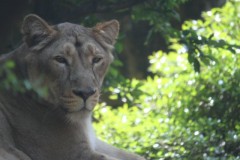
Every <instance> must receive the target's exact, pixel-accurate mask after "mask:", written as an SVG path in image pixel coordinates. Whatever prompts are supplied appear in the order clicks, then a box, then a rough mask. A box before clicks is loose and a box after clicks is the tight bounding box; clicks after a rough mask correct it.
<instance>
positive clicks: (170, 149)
mask: <svg viewBox="0 0 240 160" xmlns="http://www.w3.org/2000/svg"><path fill="white" fill-rule="evenodd" d="M239 8H240V3H239V1H229V2H228V3H227V4H226V5H225V6H224V7H223V8H221V9H213V10H211V11H208V12H206V13H204V14H203V20H194V21H187V22H185V23H184V24H183V28H182V31H181V32H180V33H181V36H182V38H179V37H175V38H171V39H170V41H171V46H170V49H171V50H172V51H171V52H170V53H169V54H166V53H164V52H162V51H158V52H155V53H153V54H152V56H150V57H149V62H150V64H151V66H150V67H149V71H151V72H152V73H153V76H151V77H147V78H146V79H145V80H136V79H133V80H128V79H126V80H124V82H126V83H124V84H127V85H122V83H119V85H118V86H117V87H110V88H109V90H110V91H111V92H112V95H110V98H112V99H119V100H121V101H122V103H123V105H122V106H121V107H118V108H117V109H111V108H110V107H109V106H107V104H106V103H102V104H100V105H99V106H98V109H97V110H96V111H95V113H94V116H95V118H96V119H97V120H98V121H97V122H96V123H95V128H96V130H97V134H98V135H99V136H100V137H102V139H104V140H107V141H108V142H109V143H112V144H114V145H116V146H118V147H121V148H125V149H127V150H130V151H134V152H137V153H139V154H142V155H145V156H146V157H147V158H148V159H150V160H160V159H174V160H175V159H186V160H188V159H194V160H198V159H206V160H220V159H221V160H233V159H234V160H237V159H240V154H239V153H240V116H239V114H240V96H239V93H240V83H239V79H240V63H239V62H240V60H239V59H240V49H239V45H240V32H239V25H240V21H239V19H240V17H239V15H240V12H239V11H240V9H239ZM191 46H194V48H191ZM189 50H192V51H190V52H189ZM187 52H188V54H187ZM189 62H190V63H189ZM192 64H193V66H194V68H195V70H197V71H199V72H195V71H194V70H193V69H192ZM200 66H201V68H200ZM200 71H201V72H200ZM116 81H117V80H116ZM118 82H119V81H118Z"/></svg>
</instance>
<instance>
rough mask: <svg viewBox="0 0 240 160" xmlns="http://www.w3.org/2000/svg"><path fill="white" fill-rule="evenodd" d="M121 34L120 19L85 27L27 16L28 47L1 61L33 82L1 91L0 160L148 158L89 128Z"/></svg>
mask: <svg viewBox="0 0 240 160" xmlns="http://www.w3.org/2000/svg"><path fill="white" fill-rule="evenodd" d="M118 31H119V24H118V22H117V21H116V20H112V21H109V22H105V23H101V24H97V25H96V26H95V27H93V28H85V27H83V26H80V25H76V24H71V23H62V24H58V25H55V26H50V25H48V24H47V23H46V22H45V21H44V20H43V19H41V18H40V17H38V16H36V15H28V16H26V17H25V19H24V22H23V25H22V34H23V39H24V43H23V44H22V45H21V46H20V47H19V48H18V49H16V50H15V51H13V52H11V53H9V54H7V55H4V56H3V57H2V58H0V65H4V64H5V62H7V61H9V60H10V61H13V62H14V63H15V65H16V66H15V68H14V73H15V74H16V76H17V78H18V81H19V82H20V83H19V86H21V85H22V86H23V87H26V84H30V87H29V85H27V86H28V87H27V88H28V90H26V91H25V92H24V93H22V92H14V90H13V89H5V90H1V91H0V159H1V160H144V158H142V157H140V156H138V155H135V154H132V153H128V152H126V151H123V150H120V149H117V148H115V147H113V146H110V145H108V144H106V143H105V142H102V141H100V140H99V139H97V138H96V137H95V134H94V130H93V128H92V124H91V114H92V110H93V109H94V106H95V105H96V103H97V102H98V99H99V96H100V88H101V85H102V82H103V79H104V76H105V73H106V71H107V68H108V66H109V64H110V63H111V62H112V60H113V57H112V54H111V50H112V48H113V45H114V43H115V39H116V38H117V36H118ZM1 79H2V80H3V79H4V75H0V80H1ZM29 88H31V89H29Z"/></svg>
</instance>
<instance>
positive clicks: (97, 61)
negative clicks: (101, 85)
mask: <svg viewBox="0 0 240 160" xmlns="http://www.w3.org/2000/svg"><path fill="white" fill-rule="evenodd" d="M102 59H103V58H102V57H95V58H93V59H92V63H93V64H96V63H99V62H100V61H101V60H102Z"/></svg>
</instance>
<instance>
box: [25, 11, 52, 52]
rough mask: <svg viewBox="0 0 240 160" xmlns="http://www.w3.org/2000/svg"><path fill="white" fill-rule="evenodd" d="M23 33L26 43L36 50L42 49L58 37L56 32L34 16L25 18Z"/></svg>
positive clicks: (30, 15)
mask: <svg viewBox="0 0 240 160" xmlns="http://www.w3.org/2000/svg"><path fill="white" fill-rule="evenodd" d="M21 32H22V34H23V39H24V41H25V43H26V44H27V45H28V47H29V48H31V49H34V50H39V49H42V48H43V47H44V46H45V45H46V44H47V43H49V42H50V41H51V40H52V39H53V37H54V36H55V35H56V30H54V29H53V28H52V27H51V26H50V25H48V24H47V22H46V21H44V20H43V19H42V18H40V17H38V16H37V15H34V14H29V15H27V16H26V17H25V18H24V20H23V24H22V29H21Z"/></svg>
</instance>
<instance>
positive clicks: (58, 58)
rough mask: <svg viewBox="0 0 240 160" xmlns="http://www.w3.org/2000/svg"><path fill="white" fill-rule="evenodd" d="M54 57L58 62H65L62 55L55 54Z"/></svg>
mask: <svg viewBox="0 0 240 160" xmlns="http://www.w3.org/2000/svg"><path fill="white" fill-rule="evenodd" d="M54 59H55V60H56V61H57V62H58V63H64V64H67V60H66V58H64V57H62V56H56V57H54Z"/></svg>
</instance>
